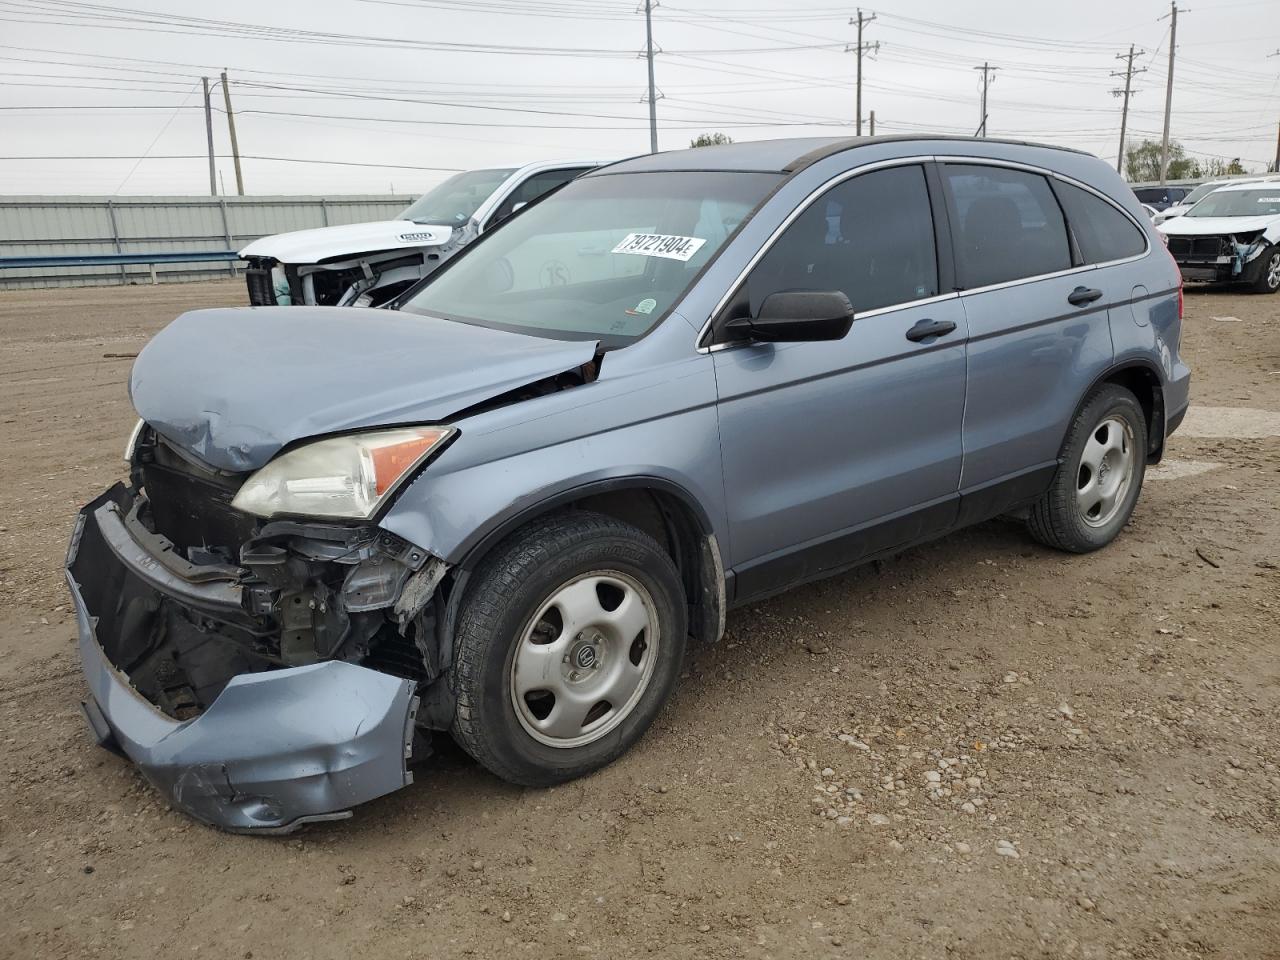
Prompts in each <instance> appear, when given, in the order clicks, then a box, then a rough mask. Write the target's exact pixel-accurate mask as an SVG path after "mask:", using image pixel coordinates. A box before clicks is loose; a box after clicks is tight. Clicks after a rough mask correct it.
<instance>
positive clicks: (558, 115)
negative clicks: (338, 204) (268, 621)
mask: <svg viewBox="0 0 1280 960" xmlns="http://www.w3.org/2000/svg"><path fill="white" fill-rule="evenodd" d="M1190 6H1191V7H1192V9H1191V10H1190V11H1189V12H1187V13H1185V14H1182V15H1180V16H1179V23H1178V55H1177V61H1176V66H1177V75H1176V77H1175V89H1174V101H1173V124H1172V135H1173V137H1174V138H1175V139H1177V140H1180V141H1181V142H1182V143H1183V144H1184V145H1185V146H1186V147H1187V149H1188V151H1190V152H1192V153H1193V154H1194V155H1196V156H1201V157H1210V156H1219V157H1224V158H1228V159H1229V158H1232V157H1240V158H1242V159H1243V161H1244V162H1245V163H1246V165H1248V166H1250V167H1252V168H1255V169H1261V168H1262V167H1263V166H1264V165H1265V163H1266V162H1267V161H1268V160H1270V159H1271V158H1273V157H1274V156H1275V151H1276V130H1277V122H1280V56H1272V57H1268V54H1271V53H1274V52H1275V51H1276V50H1277V49H1278V48H1280V15H1278V14H1280V0H1195V2H1194V3H1192V4H1190ZM854 9H855V8H853V7H845V6H841V5H838V4H837V3H835V2H833V0H792V2H787V0H671V2H666V0H663V2H662V3H661V4H660V5H656V8H655V11H654V16H653V22H654V35H655V41H656V44H657V46H658V48H659V49H660V51H661V53H660V54H659V56H658V57H657V66H656V70H657V85H658V90H659V97H660V99H659V101H658V118H659V147H660V148H662V149H671V148H680V147H685V146H687V145H688V142H689V139H690V138H691V137H692V136H695V135H697V134H698V133H702V132H710V131H722V132H724V133H727V134H729V135H730V136H732V137H733V138H734V139H736V140H755V139H765V138H771V137H786V136H810V135H815V134H817V135H823V134H831V135H842V134H849V133H852V132H853V130H852V121H853V119H854V116H855V111H854V82H853V78H854V67H855V57H854V55H853V54H852V53H850V52H847V51H846V49H845V45H846V44H852V42H853V39H854V36H855V32H854V28H853V27H851V26H850V25H849V18H850V16H851V15H852V14H853V13H854ZM639 10H640V11H641V12H637V5H636V3H635V2H626V0H275V2H272V3H264V2H261V0H253V2H251V0H223V2H221V3H209V2H205V3H199V4H196V3H189V2H179V0H128V5H127V6H124V5H115V6H108V5H107V4H106V3H104V2H102V0H83V2H80V0H0V77H2V78H3V79H0V108H3V109H0V130H3V135H0V193H4V194H24V193H56V194H115V193H120V194H145V193H165V194H174V193H189V194H199V193H207V192H208V171H207V163H206V161H205V160H204V159H202V158H203V156H204V152H205V128H204V114H203V109H202V107H201V104H202V98H201V93H200V77H201V76H202V75H207V76H210V78H211V79H214V80H216V78H217V74H218V72H219V71H220V70H221V69H222V68H223V67H226V68H227V69H228V70H229V71H230V77H231V84H230V89H231V95H232V99H233V106H234V108H235V110H236V118H237V132H238V134H239V142H240V150H241V152H242V154H244V155H245V157H246V159H245V160H244V161H243V168H244V179H245V188H246V192H247V193H251V194H275V193H314V194H320V193H329V194H336V193H368V192H386V191H389V190H391V189H392V188H394V189H395V190H396V191H397V192H400V193H420V192H422V191H423V190H424V189H426V188H428V187H430V186H432V185H433V184H435V183H438V182H439V181H440V180H441V179H443V178H444V177H445V176H447V175H448V173H447V171H448V170H449V169H451V168H459V169H461V168H474V167H479V166H500V165H510V164H518V163H522V162H527V161H530V160H543V159H559V158H575V159H576V158H587V159H592V158H600V159H611V158H617V157H623V156H628V155H632V154H635V153H641V152H644V151H647V150H648V146H649V134H648V113H647V111H648V107H647V104H646V103H644V102H643V96H644V94H645V90H646V69H645V61H644V59H643V58H642V57H641V56H640V51H642V49H643V47H644V38H645V32H644V16H643V12H642V11H643V0H640V4H639ZM863 10H864V13H866V14H867V15H870V14H871V13H872V12H875V13H876V14H877V15H878V16H877V19H876V20H874V21H873V22H871V23H870V24H869V25H868V26H867V27H866V29H865V32H864V38H863V39H864V41H866V42H868V43H871V42H878V43H879V44H880V47H879V50H878V51H877V52H874V53H873V54H872V55H871V56H870V57H869V58H868V59H866V60H865V61H864V90H863V113H864V117H865V115H866V114H867V113H868V112H869V111H871V110H874V111H875V113H876V122H877V132H878V133H905V132H945V133H959V134H965V135H970V134H972V133H973V132H974V131H975V129H976V127H977V125H978V121H979V85H980V83H979V81H980V73H979V72H978V71H975V70H974V69H973V67H975V66H977V65H980V64H981V63H982V62H983V61H989V62H990V63H991V64H992V65H993V66H995V67H998V68H999V70H998V71H997V72H996V73H995V75H994V76H995V80H994V82H993V83H992V85H991V89H990V96H989V108H988V109H989V116H990V119H989V121H988V128H987V129H988V133H989V135H991V136H1008V137H1025V138H1029V139H1036V140H1042V141H1047V142H1053V143H1060V144H1066V145H1069V146H1074V147H1079V148H1083V149H1085V150H1089V151H1091V152H1093V153H1096V154H1098V155H1100V156H1102V157H1104V158H1107V159H1108V160H1110V161H1112V162H1114V160H1115V154H1116V147H1117V143H1118V138H1119V130H1120V100H1119V99H1118V98H1117V97H1114V96H1112V95H1111V92H1110V91H1112V90H1113V89H1115V88H1117V87H1118V86H1121V85H1122V84H1123V78H1117V77H1113V76H1111V74H1112V73H1113V72H1114V71H1118V70H1121V69H1122V68H1123V62H1122V61H1120V60H1117V59H1116V54H1119V53H1122V52H1127V51H1128V48H1129V44H1131V43H1132V44H1135V45H1136V46H1137V47H1138V48H1139V50H1140V51H1141V53H1140V55H1139V56H1138V57H1137V58H1136V65H1137V66H1138V67H1142V68H1146V69H1147V72H1146V73H1143V74H1140V75H1139V76H1138V77H1137V78H1136V79H1135V83H1134V87H1135V89H1136V90H1137V93H1136V95H1135V96H1134V98H1133V107H1132V110H1131V114H1130V124H1129V126H1130V135H1131V137H1137V138H1141V137H1144V136H1145V137H1152V138H1156V139H1158V138H1159V135H1160V129H1161V122H1162V120H1161V117H1162V111H1163V108H1164V88H1165V71H1166V69H1167V64H1168V60H1167V57H1168V51H1169V18H1168V17H1167V16H1165V17H1164V19H1158V18H1160V17H1161V16H1162V15H1166V14H1168V12H1169V6H1168V4H1167V3H1159V2H1149V0H1073V2H1071V3H1047V2H1043V0H981V2H969V3H964V2H956V0H881V4H880V5H879V6H874V7H864V8H863ZM214 105H215V107H216V108H217V112H215V113H214V115H213V119H214V138H215V146H216V151H217V153H218V154H219V160H218V169H219V171H220V173H221V176H222V179H223V181H224V182H225V184H226V187H227V190H228V191H229V192H232V193H234V191H235V180H234V174H233V170H232V166H231V161H230V159H229V154H230V145H229V138H228V134H227V122H226V115H225V113H223V112H222V91H221V89H220V88H219V89H217V90H215V96H214ZM57 108H61V109H57ZM864 132H865V130H864ZM224 155H226V157H227V158H224ZM15 157H40V158H42V159H36V160H22V159H18V160H15V159H12V158H15ZM183 157H194V159H182V158H183ZM54 158H58V159H54ZM61 158H70V159H61ZM139 158H140V159H139ZM170 158H172V159H170ZM264 158H285V159H264ZM296 161H308V162H296ZM316 161H326V162H325V163H319V162H316ZM339 162H341V163H339ZM348 163H350V164H352V165H346V164H348ZM354 164H366V165H368V166H357V165H354ZM430 168H436V169H430Z"/></svg>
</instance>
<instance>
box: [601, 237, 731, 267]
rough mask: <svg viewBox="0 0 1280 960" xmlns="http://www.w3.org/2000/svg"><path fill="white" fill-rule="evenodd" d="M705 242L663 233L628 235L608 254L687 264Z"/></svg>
mask: <svg viewBox="0 0 1280 960" xmlns="http://www.w3.org/2000/svg"><path fill="white" fill-rule="evenodd" d="M706 242H707V241H706V240H704V239H702V238H701V237H674V236H671V235H669V234H665V233H628V234H627V235H626V236H625V237H623V238H622V242H621V243H619V244H618V245H617V246H616V247H614V248H613V249H612V250H611V251H610V253H635V254H639V255H640V256H642V257H664V258H666V259H667V260H679V261H681V262H687V261H688V260H689V258H691V257H692V256H693V255H694V254H695V253H697V252H698V250H699V248H700V247H701V246H702V245H703V244H704V243H706Z"/></svg>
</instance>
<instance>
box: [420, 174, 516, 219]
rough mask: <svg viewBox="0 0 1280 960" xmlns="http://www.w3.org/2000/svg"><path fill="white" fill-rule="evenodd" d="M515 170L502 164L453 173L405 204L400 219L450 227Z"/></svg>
mask: <svg viewBox="0 0 1280 960" xmlns="http://www.w3.org/2000/svg"><path fill="white" fill-rule="evenodd" d="M515 172H516V171H515V168H514V167H503V168H502V169H496V170H468V171H467V172H466V173H458V174H455V175H454V176H452V177H450V178H449V179H448V180H446V181H445V182H444V183H442V184H440V186H438V187H435V188H434V189H432V190H429V191H427V192H426V193H424V194H423V195H422V196H420V197H419V198H418V199H417V201H415V202H414V203H412V204H410V205H409V206H408V207H406V208H405V211H404V213H402V214H400V219H401V220H412V221H413V222H414V223H433V224H440V225H445V226H450V227H456V226H458V225H459V224H461V223H466V222H467V221H468V220H470V219H471V217H472V215H473V214H474V213H475V212H476V210H477V209H479V207H480V204H482V203H484V202H485V200H486V199H488V197H489V195H490V194H492V193H493V191H495V190H497V189H498V187H500V186H501V185H502V181H504V180H506V179H507V177H509V176H511V175H512V174H513V173H515Z"/></svg>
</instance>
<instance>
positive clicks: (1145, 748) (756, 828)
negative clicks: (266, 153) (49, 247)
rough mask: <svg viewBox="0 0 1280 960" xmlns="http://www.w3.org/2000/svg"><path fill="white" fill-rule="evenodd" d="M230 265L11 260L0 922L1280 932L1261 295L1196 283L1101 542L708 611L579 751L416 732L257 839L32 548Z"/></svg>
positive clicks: (403, 948) (1275, 367)
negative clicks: (339, 788) (200, 782)
mask: <svg viewBox="0 0 1280 960" xmlns="http://www.w3.org/2000/svg"><path fill="white" fill-rule="evenodd" d="M242 299H243V289H242V288H241V287H240V286H239V285H238V284H235V283H232V282H230V281H227V282H218V283H203V284H189V285H183V286H176V285H175V286H162V287H157V288H151V287H131V288H95V289H74V290H37V291H11V292H5V293H0V450H2V451H3V455H2V457H0V470H2V471H3V472H2V474H0V588H2V589H0V739H3V744H4V746H3V763H2V764H0V891H3V893H2V894H0V904H2V905H3V911H2V913H0V955H3V956H6V957H23V958H27V957H39V958H58V957H82V956H100V957H151V956H163V957H166V958H174V957H186V956H210V957H219V958H221V957H245V958H249V957H257V958H295V957H297V958H301V957H315V958H347V957H352V956H357V957H371V958H372V957H376V958H379V960H382V958H400V957H413V958H433V960H434V958H450V957H459V956H477V957H494V956H502V957H523V956H529V957H539V958H545V957H575V956H586V957H607V958H620V957H632V956H644V955H646V954H651V953H653V954H658V955H661V956H665V957H679V958H683V957H791V956H831V957H835V956H848V957H875V958H904V960H905V958H912V960H915V958H922V960H928V958H974V960H978V958H984V960H985V958H993V957H1019V958H1040V957H1043V958H1071V957H1081V958H1098V960H1103V958H1107V960H1110V958H1122V957H1134V958H1139V957H1184V956H1185V957H1222V958H1233V960H1235V958H1249V960H1261V958H1267V957H1272V958H1276V957H1280V770H1278V767H1277V765H1278V764H1280V747H1278V746H1277V742H1278V741H1280V684H1278V682H1277V681H1278V680H1280V654H1278V651H1277V642H1278V641H1280V297H1271V298H1265V297H1257V296H1250V295H1247V294H1239V293H1235V292H1217V293H1189V294H1188V296H1187V313H1188V323H1187V330H1186V334H1185V336H1184V343H1183V349H1184V353H1185V354H1186V355H1187V357H1188V358H1189V362H1190V363H1191V365H1192V367H1193V369H1194V372H1195V378H1194V384H1193V402H1194V403H1195V405H1196V406H1195V409H1194V411H1193V414H1192V416H1190V417H1189V418H1188V420H1187V423H1186V425H1185V426H1184V428H1183V429H1182V430H1181V431H1180V432H1179V433H1178V434H1177V435H1176V436H1175V437H1174V438H1173V440H1172V441H1171V444H1170V448H1169V460H1168V461H1167V462H1166V464H1165V465H1163V466H1161V467H1160V468H1158V469H1156V470H1154V471H1152V472H1151V473H1150V474H1149V475H1148V483H1147V487H1146V489H1145V491H1144V493H1143V496H1142V499H1141V501H1140V502H1139V505H1138V509H1137V513H1136V515H1135V517H1134V520H1133V522H1132V524H1131V525H1130V527H1129V529H1128V530H1127V531H1126V532H1125V533H1124V534H1123V536H1122V537H1121V538H1120V540H1118V541H1117V542H1116V543H1115V544H1114V545H1112V546H1111V547H1110V548H1109V549H1107V550H1105V551H1102V552H1101V553H1099V554H1095V555H1093V556H1086V557H1074V556H1064V555H1061V554H1056V553H1053V552H1050V551H1048V550H1045V549H1042V548H1040V547H1038V546H1036V545H1034V544H1033V543H1032V542H1031V541H1030V540H1029V539H1028V538H1027V537H1026V536H1025V534H1024V533H1023V531H1022V530H1021V528H1020V527H1019V526H1018V525H1017V524H1014V523H1012V522H1008V521H997V522H992V523H988V524H985V525H983V526H981V527H978V528H975V529H972V530H969V531H966V532H963V533H960V534H958V535H956V536H952V537H950V538H949V539H946V540H943V541H939V542H937V543H934V544H932V545H929V546H926V547H923V548H920V549H917V550H913V551H911V552H910V553H907V554H905V555H903V556H900V557H898V558H896V559H894V560H891V561H888V562H886V563H883V564H879V565H876V566H874V567H869V568H866V569H863V570H860V571H857V572H855V573H853V574H849V575H846V576H841V577H838V578H836V579H832V580H829V581H826V582H823V583H819V584H816V585H813V586H810V587H807V588H804V589H800V590H797V591H794V592H792V593H790V594H787V595H785V596H782V597H779V598H777V599H774V600H770V601H768V602H765V603H761V604H757V605H755V606H752V607H749V608H746V609H743V610H740V611H738V612H736V613H734V614H733V615H732V616H731V617H730V620H729V632H728V635H727V636H726V638H725V640H724V641H723V642H722V643H721V644H719V645H718V646H716V647H713V648H708V649H702V650H698V651H696V652H695V653H694V654H693V655H692V656H691V658H690V662H689V664H688V668H687V669H688V672H687V675H686V677H685V678H684V682H683V684H682V686H681V687H680V689H679V690H678V692H677V694H676V697H675V699H674V701H673V702H672V704H671V705H670V707H669V708H668V709H667V710H666V711H665V713H664V714H663V715H662V717H661V718H660V719H659V721H658V723H657V724H656V726H655V727H654V729H653V730H651V731H650V733H649V734H648V736H647V737H646V738H645V739H644V740H643V741H642V742H641V744H640V745H639V746H638V747H637V748H636V749H635V750H634V751H633V752H632V753H631V754H629V755H628V756H626V757H625V758H623V759H622V760H621V761H620V762H618V763H617V764H615V765H614V766H613V767H611V768H610V769H608V770H605V771H603V772H601V773H599V774H596V775H595V776H592V777H590V778H588V779H586V780H583V781H579V782H576V783H573V784H570V785H567V786H563V787H559V788H557V789H553V790H545V791H543V790H523V789H517V788H514V787H510V786H507V785H505V784H503V783H501V782H499V781H497V780H495V779H494V778H493V777H491V776H489V775H487V774H486V773H484V772H483V771H482V770H480V769H479V768H477V767H476V766H475V765H474V764H473V763H471V762H470V761H469V760H467V758H466V757H465V756H463V755H462V754H461V753H460V752H459V751H457V750H456V749H444V750H443V751H442V752H441V753H440V754H438V755H437V756H436V758H434V759H433V760H432V761H430V762H429V763H428V764H427V765H426V766H425V767H423V768H421V769H419V770H418V773H417V782H416V783H415V784H414V785H413V786H412V787H409V788H408V789H405V790H403V791H400V792H399V793H396V794H393V795H392V796H390V797H387V798H386V799H384V800H382V801H379V802H376V803H373V804H370V805H368V806H366V807H363V808H361V809H359V810H358V811H357V812H356V816H355V818H354V819H352V820H349V821H346V822H340V823H336V824H328V825H322V826H317V827H313V828H311V829H308V830H307V831H306V832H304V833H302V834H300V835H297V836H294V837H291V838H284V839H275V840H272V839H257V838H246V837H237V836H229V835H226V834H222V833H218V832H216V831H214V830H211V829H207V828H205V827H203V826H200V825H198V824H195V823H193V822H191V821H189V820H187V819H186V818H185V817H183V816H181V815H179V814H176V813H174V812H172V811H170V810H168V809H167V808H166V807H165V805H164V804H163V803H162V802H161V801H160V799H159V798H158V796H157V795H156V794H155V793H154V792H153V791H152V790H151V789H150V788H149V787H148V786H147V785H146V783H145V782H143V781H142V780H141V778H140V777H139V776H138V775H137V774H136V773H135V772H134V771H133V770H132V769H131V768H130V767H129V766H128V765H127V764H125V763H124V762H122V761H120V760H118V759H116V758H115V757H113V756H111V755H109V754H107V753H105V752H103V751H101V750H99V749H98V748H96V747H95V746H93V745H92V743H91V741H90V739H89V736H88V733H87V731H86V729H85V726H84V723H83V721H82V719H81V717H80V714H79V709H78V705H77V702H78V700H79V698H80V697H81V695H82V681H81V678H80V675H79V671H78V667H77V659H76V655H75V650H74V643H73V639H72V638H73V635H74V631H75V622H74V616H73V615H72V613H71V612H70V609H69V605H68V598H67V595H66V591H65V587H64V585H63V581H62V574H61V562H62V556H63V552H64V549H65V541H66V537H67V534H68V532H69V530H70V524H71V520H72V517H73V516H74V514H75V511H76V509H77V507H78V506H79V505H80V504H81V503H82V502H83V501H85V500H87V499H89V498H91V497H92V496H94V495H95V494H96V493H97V492H98V491H99V490H100V489H101V488H102V487H104V486H105V485H107V484H108V483H110V482H111V481H113V480H114V479H116V478H117V477H118V475H119V474H120V473H121V471H122V464H121V462H120V451H121V447H122V444H123V442H124V439H125V436H126V434H127V433H128V431H129V428H130V427H131V426H132V423H133V419H134V417H133V414H132V412H131V410H130V408H129V404H128V400H127V397H126V392H125V382H126V379H127V376H128V372H129V366H130V358H129V356H128V355H129V354H132V353H135V352H136V351H137V350H138V349H139V348H141V346H142V345H143V344H144V343H145V342H146V339H147V338H148V337H149V336H150V335H151V334H153V333H154V332H155V331H157V330H158V329H160V327H161V326H163V325H164V324H165V323H166V322H167V321H168V320H170V319H171V318H172V317H174V316H175V315H176V314H177V313H179V312H180V311H182V310H184V309H188V308H192V307H197V306H206V305H215V304H227V303H239V302H241V301H242Z"/></svg>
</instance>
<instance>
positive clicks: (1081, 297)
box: [1067, 287, 1102, 307]
mask: <svg viewBox="0 0 1280 960" xmlns="http://www.w3.org/2000/svg"><path fill="white" fill-rule="evenodd" d="M1101 296H1102V291H1101V290H1095V289H1094V288H1092V287H1076V288H1075V289H1074V290H1072V291H1071V292H1070V293H1069V294H1067V303H1069V304H1071V305H1072V306H1073V307H1083V306H1084V305H1085V304H1086V303H1093V301H1095V300H1097V299H1099V298H1100V297H1101Z"/></svg>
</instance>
